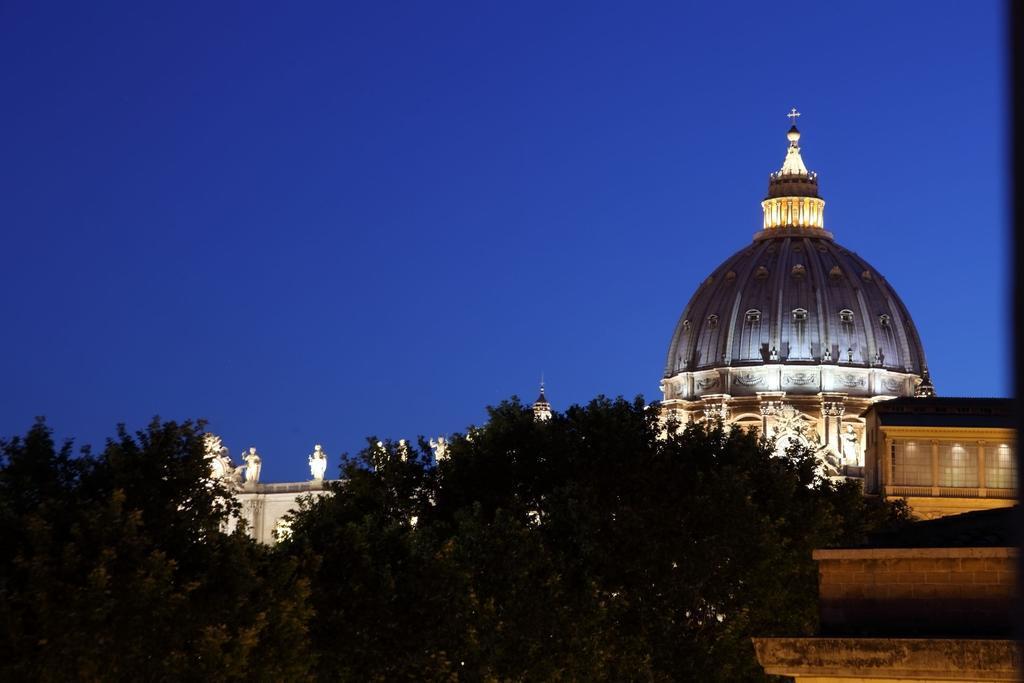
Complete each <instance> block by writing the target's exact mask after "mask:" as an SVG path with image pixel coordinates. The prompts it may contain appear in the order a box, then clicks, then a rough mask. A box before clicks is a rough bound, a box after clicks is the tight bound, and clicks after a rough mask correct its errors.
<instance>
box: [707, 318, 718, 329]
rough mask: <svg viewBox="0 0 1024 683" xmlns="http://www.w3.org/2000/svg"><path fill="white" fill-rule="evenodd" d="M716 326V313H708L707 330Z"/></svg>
mask: <svg viewBox="0 0 1024 683" xmlns="http://www.w3.org/2000/svg"><path fill="white" fill-rule="evenodd" d="M716 327H718V316H717V315H709V316H708V329H709V330H713V329H715V328H716Z"/></svg>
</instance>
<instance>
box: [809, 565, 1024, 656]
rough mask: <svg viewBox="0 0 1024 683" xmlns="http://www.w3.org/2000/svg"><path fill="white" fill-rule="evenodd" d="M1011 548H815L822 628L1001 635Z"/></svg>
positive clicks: (1012, 577)
mask: <svg viewBox="0 0 1024 683" xmlns="http://www.w3.org/2000/svg"><path fill="white" fill-rule="evenodd" d="M1016 558H1017V551H1016V549H1013V548H895V549H883V548H871V549H859V550H816V551H815V552H814V559H815V560H817V561H818V576H819V594H820V606H821V632H822V634H823V635H858V634H871V635H885V634H899V635H902V636H911V635H929V636H955V635H961V634H970V635H973V636H1003V635H1008V634H1010V633H1011V631H1012V623H1011V614H1010V610H1009V609H1008V604H1010V602H1009V601H1010V600H1012V599H1014V597H1015V596H1016V588H1017V585H1016V571H1015V569H1016V561H1017V560H1016Z"/></svg>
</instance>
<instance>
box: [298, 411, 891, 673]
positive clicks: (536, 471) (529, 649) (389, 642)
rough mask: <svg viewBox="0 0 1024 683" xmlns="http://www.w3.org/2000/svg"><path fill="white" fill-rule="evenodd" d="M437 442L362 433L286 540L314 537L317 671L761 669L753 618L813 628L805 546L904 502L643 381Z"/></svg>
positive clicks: (834, 537)
mask: <svg viewBox="0 0 1024 683" xmlns="http://www.w3.org/2000/svg"><path fill="white" fill-rule="evenodd" d="M447 455H448V457H447V458H446V459H445V460H443V461H442V462H440V463H438V464H437V466H436V467H433V466H432V458H431V454H430V450H429V448H428V445H427V444H426V443H424V442H422V440H421V442H420V444H419V448H408V447H406V446H404V445H402V444H399V443H395V442H384V443H379V444H378V442H377V441H376V440H375V439H370V445H369V447H368V448H367V449H366V450H364V451H363V452H362V453H360V454H359V455H358V456H357V457H355V458H352V459H349V460H347V461H346V462H345V463H344V465H343V479H344V483H343V484H341V485H339V486H338V487H337V489H336V493H335V495H334V496H333V497H323V498H320V499H317V500H316V501H311V502H310V503H309V504H307V505H304V506H303V509H302V510H301V511H300V512H298V513H297V514H296V515H295V516H294V520H293V534H292V536H291V538H290V539H289V540H288V541H287V542H285V543H284V544H282V545H281V546H280V548H279V549H278V552H281V553H284V554H286V555H293V556H294V557H296V558H299V557H315V558H317V564H316V569H315V571H314V572H313V573H312V575H311V576H310V580H311V588H312V590H313V593H314V594H315V595H316V600H315V602H314V617H313V621H312V625H311V628H310V633H311V637H312V639H313V643H314V648H315V650H316V651H317V652H318V653H321V656H320V657H319V658H318V664H317V667H318V668H317V673H318V674H320V675H322V676H323V677H325V678H326V677H330V678H337V679H342V680H396V679H402V678H422V679H430V680H455V679H457V680H470V681H474V680H481V681H492V680H493V681H497V680H609V681H611V680H614V681H619V680H705V681H711V680H722V681H736V680H758V679H761V678H763V675H762V674H761V672H760V668H759V667H758V666H757V663H756V660H755V658H754V654H753V648H752V646H751V644H750V636H752V635H769V634H810V633H812V632H813V631H814V627H815V625H816V620H817V599H816V598H817V583H816V568H815V565H814V562H813V561H812V559H811V550H812V549H813V548H818V547H827V546H835V545H841V544H850V543H855V542H857V541H859V540H860V539H862V538H863V536H864V535H865V534H866V533H867V532H869V531H871V530H874V529H877V528H881V527H883V526H886V525H889V524H892V523H895V522H898V521H899V520H901V519H903V518H905V517H906V510H905V508H902V507H895V506H892V505H888V504H884V503H880V502H878V501H873V500H870V499H866V498H864V496H863V495H862V494H861V491H860V487H859V485H858V484H857V483H855V482H833V481H830V480H827V479H822V478H820V477H819V476H818V475H817V474H816V466H815V460H814V457H813V455H812V454H811V453H809V452H806V451H800V450H793V451H792V452H791V453H790V455H789V457H777V456H776V455H775V454H774V449H773V446H772V444H771V443H769V442H767V441H765V440H764V439H762V438H760V437H759V436H758V435H757V434H756V433H748V432H745V431H742V430H739V429H729V428H727V427H724V426H722V425H721V424H712V425H703V424H690V425H687V426H686V427H685V429H682V430H681V431H679V432H676V431H675V430H674V429H669V430H666V429H665V428H664V426H663V425H662V424H661V423H660V422H659V420H658V417H657V411H656V410H654V409H651V408H648V407H647V406H645V405H644V403H643V402H642V401H641V400H640V399H637V400H636V401H633V402H627V401H624V400H622V399H619V400H608V399H605V398H598V399H596V400H594V401H592V402H591V403H590V404H589V405H587V406H585V407H573V408H570V409H569V410H568V411H567V412H566V413H564V414H556V415H555V416H554V418H553V419H551V420H548V421H536V420H535V419H534V418H533V415H532V413H531V411H530V410H529V408H528V407H526V406H523V405H522V404H520V403H519V402H518V401H515V400H513V401H510V402H506V403H503V404H501V405H500V406H498V407H497V408H494V409H491V410H490V419H489V420H488V422H487V423H486V424H485V425H484V426H482V427H480V428H471V429H470V430H469V431H468V432H467V433H466V434H464V435H456V436H455V437H454V438H452V439H451V440H450V443H449V447H448V449H447ZM327 652H333V653H334V654H333V656H327V655H326V654H324V653H327Z"/></svg>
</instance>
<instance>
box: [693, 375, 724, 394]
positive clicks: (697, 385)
mask: <svg viewBox="0 0 1024 683" xmlns="http://www.w3.org/2000/svg"><path fill="white" fill-rule="evenodd" d="M719 384H720V378H719V377H718V373H717V372H716V373H714V374H705V375H702V376H700V377H697V378H696V379H695V380H694V383H693V386H694V389H696V390H697V392H698V393H702V392H705V391H711V390H712V389H718V388H719Z"/></svg>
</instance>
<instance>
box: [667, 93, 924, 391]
mask: <svg viewBox="0 0 1024 683" xmlns="http://www.w3.org/2000/svg"><path fill="white" fill-rule="evenodd" d="M791 116H792V117H795V116H799V114H798V113H797V112H796V110H795V109H794V110H793V112H792V113H791ZM787 139H788V141H789V145H788V149H787V153H786V158H785V161H784V162H783V165H782V168H781V169H780V170H779V171H778V172H776V173H772V174H771V175H770V176H769V182H768V194H767V197H766V198H765V199H764V201H762V202H761V206H762V208H763V210H764V222H763V228H764V229H763V230H761V231H760V232H759V233H758V234H757V235H755V237H754V241H753V243H752V244H750V245H749V246H747V247H746V248H744V249H741V250H740V251H738V252H737V253H736V254H734V255H733V256H731V257H730V258H728V259H726V261H725V262H724V263H723V264H722V265H720V266H719V267H718V268H717V269H715V271H714V272H713V273H711V275H710V276H709V277H708V278H706V279H705V280H704V281H703V282H702V283H701V285H700V287H699V288H698V289H697V292H696V293H695V294H694V295H693V297H692V298H691V299H690V302H689V303H688V304H687V306H686V309H685V310H684V311H683V315H682V317H681V318H680V320H679V323H678V324H677V325H676V329H675V333H674V334H673V335H672V342H671V344H670V345H669V352H668V359H667V362H666V366H665V382H664V383H663V389H664V391H665V397H666V399H668V398H679V399H684V400H694V399H699V398H702V397H705V396H715V395H721V394H729V395H732V396H737V395H739V396H742V395H753V394H756V393H758V392H765V391H785V392H790V393H797V394H806V393H815V392H845V393H844V395H850V396H861V397H865V398H869V397H884V396H906V395H913V394H914V393H915V392H916V391H918V390H919V387H921V386H922V385H924V386H926V388H927V389H928V390H931V389H930V387H931V385H930V383H929V382H928V380H927V363H926V361H925V355H924V349H923V348H922V346H921V341H920V338H919V337H918V334H917V330H916V329H915V327H914V323H913V321H912V320H911V319H910V314H909V313H908V312H907V309H906V307H905V306H904V305H903V302H902V301H900V298H899V297H898V296H897V295H896V292H894V291H893V289H892V288H891V287H890V286H889V284H888V283H887V282H886V280H885V278H884V277H882V275H881V274H880V273H879V272H878V271H877V270H875V269H874V268H872V267H871V265H870V264H869V263H868V262H867V261H865V260H864V259H863V258H861V257H860V256H858V255H857V254H854V253H853V252H851V251H848V250H847V249H844V248H843V247H841V246H840V245H838V244H837V243H836V242H835V241H834V239H833V237H832V234H831V233H829V232H826V231H825V229H824V207H825V201H824V199H822V198H821V196H820V195H819V194H818V177H817V174H815V173H813V172H811V171H809V170H807V167H806V166H805V165H804V162H803V159H802V157H801V154H800V146H799V141H800V132H799V131H798V130H797V128H796V127H795V126H793V127H792V128H790V130H789V131H788V133H787ZM751 366H766V367H764V368H761V369H756V368H752V367H751ZM788 366H804V367H803V368H802V369H800V368H789V369H788V370H787V369H786V368H787V367H788ZM773 368H774V369H773ZM922 380H924V382H922Z"/></svg>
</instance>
